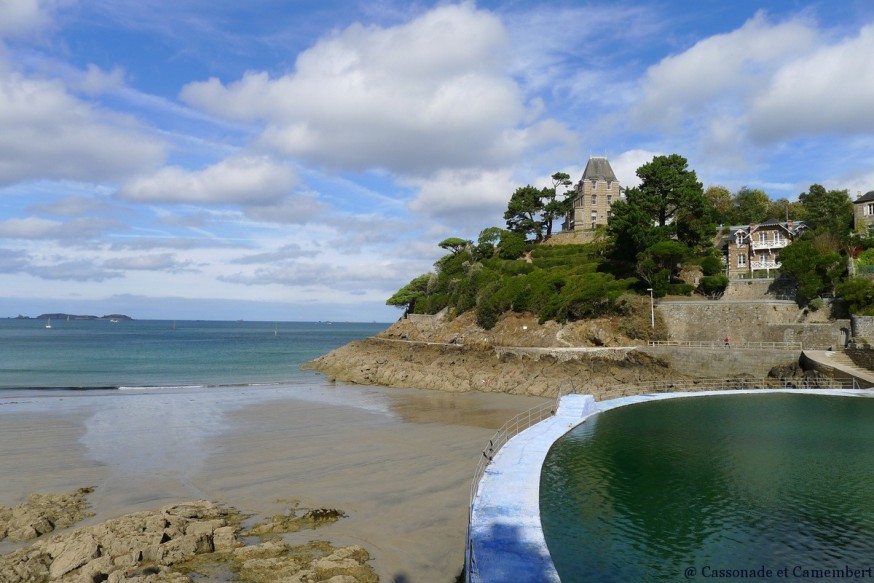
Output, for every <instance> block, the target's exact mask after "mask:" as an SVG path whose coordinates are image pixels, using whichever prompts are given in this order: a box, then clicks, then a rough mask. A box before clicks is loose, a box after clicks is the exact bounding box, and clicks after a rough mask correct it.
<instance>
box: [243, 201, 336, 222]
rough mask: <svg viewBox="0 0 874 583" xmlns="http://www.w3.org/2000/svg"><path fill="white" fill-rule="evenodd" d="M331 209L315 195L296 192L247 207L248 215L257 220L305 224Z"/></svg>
mask: <svg viewBox="0 0 874 583" xmlns="http://www.w3.org/2000/svg"><path fill="white" fill-rule="evenodd" d="M329 210H331V207H330V206H328V205H326V204H323V203H321V202H319V201H318V200H316V198H315V197H313V196H309V195H305V194H296V195H291V196H287V197H285V198H284V199H282V200H280V201H278V202H276V203H274V204H263V205H258V206H252V207H248V208H246V209H245V211H244V212H245V213H246V216H247V217H249V218H250V219H254V220H256V221H262V222H268V223H281V224H286V225H303V224H306V223H309V222H311V221H312V220H313V219H315V218H317V217H319V216H321V215H323V214H324V213H325V212H327V211H329Z"/></svg>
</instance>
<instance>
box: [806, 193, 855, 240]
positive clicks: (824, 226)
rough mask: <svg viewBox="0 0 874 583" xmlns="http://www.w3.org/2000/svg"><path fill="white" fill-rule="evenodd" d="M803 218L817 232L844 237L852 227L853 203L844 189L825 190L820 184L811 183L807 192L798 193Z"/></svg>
mask: <svg viewBox="0 0 874 583" xmlns="http://www.w3.org/2000/svg"><path fill="white" fill-rule="evenodd" d="M798 200H799V201H800V202H801V205H802V208H803V212H804V220H805V221H807V222H809V223H810V224H811V226H812V227H813V228H814V229H815V230H816V231H817V232H829V233H834V234H836V235H838V236H840V237H844V236H846V235H848V234H849V233H850V231H851V230H852V228H853V203H852V201H850V195H849V194H848V193H847V191H846V190H826V189H825V187H824V186H822V185H820V184H811V185H810V188H809V189H808V190H807V192H802V193H801V194H800V195H798Z"/></svg>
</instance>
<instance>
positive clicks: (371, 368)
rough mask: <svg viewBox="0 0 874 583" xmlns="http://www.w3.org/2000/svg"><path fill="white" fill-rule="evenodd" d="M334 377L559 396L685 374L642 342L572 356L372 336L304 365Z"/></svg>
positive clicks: (598, 391) (604, 391) (599, 391)
mask: <svg viewBox="0 0 874 583" xmlns="http://www.w3.org/2000/svg"><path fill="white" fill-rule="evenodd" d="M306 366H307V367H308V368H312V369H315V370H318V371H321V372H323V373H325V374H326V375H327V376H328V377H329V378H330V379H333V380H340V381H347V382H354V383H359V384H372V385H383V386H388V387H415V388H422V389H437V390H441V391H451V392H463V391H471V390H478V391H485V392H500V393H510V394H515V395H532V396H547V397H554V396H555V395H556V394H557V393H558V391H559V390H560V389H561V390H563V391H567V390H569V389H571V388H574V387H576V388H579V387H585V389H586V392H587V393H589V394H593V395H595V396H596V398H600V395H602V394H607V393H608V392H609V391H610V390H612V387H615V386H616V385H624V384H631V383H642V382H648V381H664V380H666V379H677V380H681V379H685V378H687V377H686V376H684V375H680V374H677V373H676V372H675V371H673V370H671V368H670V367H669V366H668V365H667V364H666V363H665V362H664V361H662V360H660V359H658V358H654V357H652V356H649V355H647V354H644V353H643V352H640V351H637V350H630V351H627V352H626V353H625V354H624V355H622V356H621V357H616V356H615V355H611V356H609V357H608V356H603V355H599V354H597V353H593V354H591V355H587V354H578V355H575V356H574V358H566V357H562V358H558V357H555V356H550V355H525V354H512V353H504V354H502V355H501V356H499V355H498V354H497V353H496V351H495V350H494V348H483V347H480V346H468V345H466V344H465V345H463V346H456V345H444V344H425V343H422V342H415V341H406V342H403V341H391V340H383V339H376V338H372V339H368V340H361V341H357V342H351V343H349V344H347V345H346V346H343V347H340V348H338V349H337V350H334V351H332V352H330V353H328V354H326V355H324V356H321V357H319V358H317V359H315V360H314V361H311V362H310V363H308V364H307V365H306Z"/></svg>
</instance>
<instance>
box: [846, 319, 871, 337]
mask: <svg viewBox="0 0 874 583" xmlns="http://www.w3.org/2000/svg"><path fill="white" fill-rule="evenodd" d="M850 325H851V329H852V332H853V338H856V339H861V340H867V341H868V342H870V343H872V344H874V316H850Z"/></svg>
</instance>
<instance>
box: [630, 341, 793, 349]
mask: <svg viewBox="0 0 874 583" xmlns="http://www.w3.org/2000/svg"><path fill="white" fill-rule="evenodd" d="M646 345H647V346H651V347H655V346H681V347H685V348H726V343H725V341H724V340H723V341H722V342H720V341H717V340H650V341H648V342H647V343H646ZM728 347H730V348H757V349H760V350H761V349H764V348H771V349H776V350H803V349H804V345H803V344H802V343H801V342H729V343H728Z"/></svg>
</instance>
